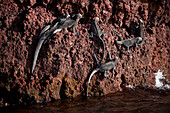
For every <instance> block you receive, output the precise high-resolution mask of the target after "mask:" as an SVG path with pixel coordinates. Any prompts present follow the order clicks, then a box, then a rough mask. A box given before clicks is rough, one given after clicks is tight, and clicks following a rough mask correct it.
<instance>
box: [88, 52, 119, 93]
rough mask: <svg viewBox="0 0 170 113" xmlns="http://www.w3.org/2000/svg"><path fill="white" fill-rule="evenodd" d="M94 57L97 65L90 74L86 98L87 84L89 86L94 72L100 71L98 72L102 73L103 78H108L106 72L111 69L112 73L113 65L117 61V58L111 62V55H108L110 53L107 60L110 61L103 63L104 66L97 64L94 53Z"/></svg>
mask: <svg viewBox="0 0 170 113" xmlns="http://www.w3.org/2000/svg"><path fill="white" fill-rule="evenodd" d="M94 57H95V59H96V62H97V65H98V66H97V67H96V68H95V69H94V70H93V71H92V73H91V74H90V77H89V80H88V84H87V96H88V86H89V84H90V80H91V78H92V76H93V75H94V74H95V73H96V72H98V71H100V72H103V73H104V76H105V77H109V75H107V74H106V71H107V70H108V71H110V70H111V69H112V71H114V69H115V65H116V63H117V61H118V57H115V59H114V60H112V58H111V55H110V52H109V59H110V61H108V62H106V63H104V64H99V62H98V59H97V57H96V54H95V53H94Z"/></svg>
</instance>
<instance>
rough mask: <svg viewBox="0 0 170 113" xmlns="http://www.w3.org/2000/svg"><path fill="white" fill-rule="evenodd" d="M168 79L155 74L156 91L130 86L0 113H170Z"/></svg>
mask: <svg viewBox="0 0 170 113" xmlns="http://www.w3.org/2000/svg"><path fill="white" fill-rule="evenodd" d="M165 76H166V75H163V71H160V70H158V72H157V73H155V82H156V84H155V88H150V87H135V86H130V85H128V86H126V87H125V88H123V91H121V92H116V93H114V94H108V95H105V96H100V97H87V98H85V97H81V96H80V97H77V98H74V99H66V100H57V101H55V102H52V103H47V104H36V105H28V106H18V107H16V106H15V107H9V106H8V107H1V108H0V113H170V89H169V85H168V84H164V82H163V81H164V80H165ZM168 82H169V81H168Z"/></svg>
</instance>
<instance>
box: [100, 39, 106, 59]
mask: <svg viewBox="0 0 170 113" xmlns="http://www.w3.org/2000/svg"><path fill="white" fill-rule="evenodd" d="M99 39H100V40H101V42H102V44H103V58H102V60H101V62H102V61H103V60H104V56H105V43H104V41H103V39H102V38H101V37H99Z"/></svg>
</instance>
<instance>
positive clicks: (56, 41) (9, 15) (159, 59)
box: [0, 0, 170, 104]
mask: <svg viewBox="0 0 170 113" xmlns="http://www.w3.org/2000/svg"><path fill="white" fill-rule="evenodd" d="M166 2H167V1H164V2H162V1H161V2H159V1H149V2H140V1H135V0H126V1H125V0H119V1H109V0H104V1H103V0H96V1H88V0H86V1H84V0H72V1H69V0H62V1H57V2H56V1H55V2H54V1H50V0H43V1H37V0H29V1H22V0H20V1H16V0H15V1H13V0H11V1H2V3H1V10H2V13H1V14H0V17H1V20H0V21H1V22H0V25H2V26H1V27H0V32H1V38H0V42H1V43H0V48H1V50H0V56H1V59H0V64H1V67H0V78H1V79H0V89H2V93H0V98H1V100H4V102H7V103H9V104H13V103H25V102H26V103H32V102H36V103H42V102H49V101H51V100H54V99H61V98H68V97H76V96H77V95H81V94H85V90H86V89H85V88H86V87H85V85H86V82H87V79H88V77H89V75H90V73H91V72H92V70H93V69H94V68H95V66H97V65H96V61H95V59H94V56H93V51H95V52H96V53H97V57H98V59H99V61H101V59H102V58H101V57H102V54H103V49H102V46H101V44H100V40H98V39H97V38H96V37H93V38H90V37H87V34H88V31H89V26H90V24H91V22H92V19H93V18H94V17H96V16H98V17H99V18H100V22H99V27H100V28H101V29H102V30H104V32H106V33H107V35H106V36H103V37H102V38H103V40H104V42H105V45H106V56H105V58H104V61H103V62H102V63H104V62H105V61H107V60H109V57H108V54H107V51H108V50H109V51H110V52H111V56H112V58H114V57H116V56H117V57H119V61H118V63H117V64H116V68H115V72H110V71H107V74H108V75H109V76H110V78H104V77H103V74H102V73H96V74H95V75H94V76H93V77H92V80H91V83H90V87H89V94H91V95H105V94H108V93H114V92H116V91H121V90H122V88H121V87H122V86H125V85H132V86H138V85H142V86H153V85H154V84H155V82H154V80H155V76H154V74H153V73H155V72H156V71H157V70H158V69H162V70H164V74H167V78H170V76H169V74H168V70H169V69H168V51H169V48H168V47H169V43H168V41H169V31H170V30H169V26H168V25H169V16H168V13H169V11H168V7H169V6H168V4H167V3H166ZM27 3H30V4H28V5H26V6H25V4H27ZM29 5H31V6H29ZM27 6H29V7H27ZM49 6H50V7H49ZM75 13H81V14H82V15H83V18H82V19H81V20H80V22H79V24H78V26H77V27H76V31H77V32H78V33H79V34H80V35H79V36H75V35H74V34H73V33H72V29H69V30H68V32H67V33H66V32H65V31H64V30H63V31H61V32H58V33H56V34H55V35H54V36H53V37H52V38H51V39H50V40H49V42H48V43H47V44H45V45H43V46H42V48H41V50H40V53H39V56H38V60H37V64H36V67H35V71H34V73H33V74H31V73H30V70H31V66H32V62H33V56H34V52H35V48H36V45H37V43H38V37H39V34H40V32H41V30H42V28H43V27H44V24H46V25H47V24H49V23H51V22H52V21H53V20H54V19H55V18H56V17H58V16H60V15H64V14H75ZM138 18H140V19H142V20H143V21H144V24H145V26H144V29H145V37H146V38H147V42H146V43H144V44H143V45H141V46H140V47H139V48H136V47H131V48H130V51H131V53H128V52H126V48H125V47H123V46H122V45H118V46H116V45H115V41H116V40H119V38H118V37H117V36H116V34H115V33H114V32H113V30H116V31H117V32H118V33H119V34H120V35H121V36H122V37H123V39H128V37H126V36H125V32H127V33H128V34H129V35H132V36H138V34H137V30H136V28H135V24H136V25H138V24H139V23H138ZM119 49H121V50H122V51H123V52H124V53H125V54H123V53H121V52H120V51H119ZM11 94H12V96H11ZM14 94H15V95H14ZM9 98H10V100H9Z"/></svg>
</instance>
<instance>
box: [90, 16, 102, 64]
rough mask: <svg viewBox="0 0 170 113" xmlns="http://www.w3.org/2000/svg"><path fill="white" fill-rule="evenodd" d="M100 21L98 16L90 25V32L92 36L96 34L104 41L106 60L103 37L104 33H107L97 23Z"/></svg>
mask: <svg viewBox="0 0 170 113" xmlns="http://www.w3.org/2000/svg"><path fill="white" fill-rule="evenodd" d="M98 22H99V18H98V17H96V18H95V20H94V21H93V22H92V24H91V26H90V31H91V34H88V35H89V36H90V37H93V35H94V36H96V37H98V38H99V40H100V41H101V42H102V44H103V58H102V61H103V60H104V56H105V43H104V41H103V39H102V38H101V36H102V35H105V34H104V32H102V31H101V30H100V28H99V26H98V25H97V23H98ZM102 61H101V62H102Z"/></svg>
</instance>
